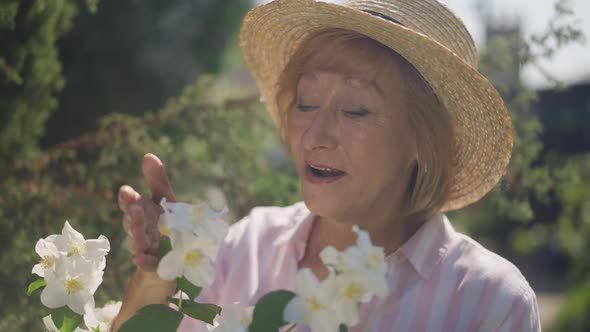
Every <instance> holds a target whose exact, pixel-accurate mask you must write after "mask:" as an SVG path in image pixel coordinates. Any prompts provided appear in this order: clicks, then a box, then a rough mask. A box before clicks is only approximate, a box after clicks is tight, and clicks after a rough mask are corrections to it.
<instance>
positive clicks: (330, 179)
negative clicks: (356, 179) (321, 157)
mask: <svg viewBox="0 0 590 332" xmlns="http://www.w3.org/2000/svg"><path fill="white" fill-rule="evenodd" d="M310 165H313V166H315V167H323V168H331V169H335V170H338V171H340V172H343V174H342V175H338V176H332V177H328V178H320V177H317V176H315V175H313V173H312V172H311V168H310ZM304 168H305V171H304V175H305V180H306V181H307V182H309V183H312V184H329V183H332V182H336V181H338V180H340V179H342V178H343V177H345V176H346V175H347V174H346V172H344V171H342V170H339V169H337V168H334V167H330V166H327V165H321V164H316V163H311V162H305V165H304Z"/></svg>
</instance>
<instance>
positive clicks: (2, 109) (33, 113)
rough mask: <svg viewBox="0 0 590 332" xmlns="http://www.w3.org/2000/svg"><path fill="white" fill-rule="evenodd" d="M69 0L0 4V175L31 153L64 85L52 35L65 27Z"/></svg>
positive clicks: (69, 12) (70, 11) (69, 18)
mask: <svg viewBox="0 0 590 332" xmlns="http://www.w3.org/2000/svg"><path fill="white" fill-rule="evenodd" d="M76 12H77V7H76V5H75V4H73V3H72V1H67V0H55V1H34V0H11V1H7V2H4V3H3V4H2V5H0V40H2V43H1V44H0V174H2V173H4V172H5V171H6V170H7V169H8V168H9V167H10V166H11V164H12V162H13V160H14V159H15V158H23V157H31V156H33V155H35V154H36V153H37V146H38V144H37V141H38V139H39V137H40V136H41V135H42V134H43V132H44V126H45V121H46V120H47V118H48V116H49V114H50V112H51V111H53V110H54V109H55V108H56V107H57V98H56V95H57V93H59V92H60V91H61V90H62V89H63V87H64V81H63V78H62V75H61V72H62V66H61V63H60V61H59V58H58V50H57V46H56V40H57V39H58V38H59V37H60V36H61V35H63V34H64V33H65V32H66V31H68V30H69V29H70V28H71V25H72V19H73V17H74V15H75V14H76Z"/></svg>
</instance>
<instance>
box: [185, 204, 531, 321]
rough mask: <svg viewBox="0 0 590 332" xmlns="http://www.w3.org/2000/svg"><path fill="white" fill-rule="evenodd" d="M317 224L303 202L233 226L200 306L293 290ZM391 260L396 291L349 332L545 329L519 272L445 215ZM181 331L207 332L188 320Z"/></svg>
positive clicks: (263, 211) (364, 310)
mask: <svg viewBox="0 0 590 332" xmlns="http://www.w3.org/2000/svg"><path fill="white" fill-rule="evenodd" d="M313 220H314V216H313V214H311V213H310V212H309V210H307V208H306V207H305V205H304V204H303V203H297V204H295V205H292V206H289V207H284V208H280V207H260V208H255V209H253V210H252V212H251V213H250V215H248V216H247V217H245V218H244V219H242V220H241V221H240V222H238V223H236V224H234V225H233V226H232V227H231V228H230V231H229V234H228V236H227V238H226V241H225V243H224V245H223V246H222V248H221V249H220V252H219V256H218V257H217V261H216V269H217V270H216V271H217V275H216V279H215V281H214V282H213V284H212V285H211V286H210V287H208V288H207V289H205V290H204V291H203V293H202V294H201V296H200V297H199V298H198V299H197V300H198V301H199V302H202V303H203V302H209V303H217V304H219V305H221V306H222V307H223V305H224V304H229V303H233V302H236V301H237V302H240V303H241V304H243V305H254V304H255V303H256V301H257V300H258V299H259V298H260V297H261V296H262V295H264V294H265V293H267V292H269V291H272V290H276V289H288V290H293V289H294V286H295V274H296V273H297V270H298V262H299V260H300V259H301V258H302V257H303V255H304V253H305V246H306V243H307V238H308V236H309V231H310V229H311V224H312V222H313ZM386 260H387V263H388V266H389V269H388V274H387V278H388V281H389V284H390V289H391V293H390V295H389V296H388V297H387V298H385V299H384V300H379V299H377V298H374V299H373V300H372V301H370V302H368V303H365V304H362V305H361V309H360V315H361V316H360V323H359V324H358V325H357V326H355V327H352V328H351V329H350V331H351V332H357V331H371V332H385V331H540V330H541V328H540V322H539V311H538V308H537V301H536V297H535V294H534V292H533V290H532V289H531V287H530V286H529V284H528V283H527V281H526V280H525V278H524V277H523V276H522V274H521V273H520V271H519V270H518V269H517V268H516V267H515V266H514V265H512V264H511V263H510V262H508V261H507V260H505V259H503V258H502V257H500V256H498V255H496V254H494V253H492V252H490V251H488V250H487V249H485V248H484V247H482V246H481V245H480V244H479V243H477V242H475V241H474V240H473V239H471V238H469V237H467V236H465V235H463V234H461V233H458V232H456V231H455V230H454V229H453V227H452V226H451V224H450V223H449V221H448V219H447V218H446V216H444V215H442V214H440V215H437V216H436V217H434V218H432V220H429V221H428V222H426V223H425V224H424V225H423V226H422V227H421V228H420V229H419V230H418V231H417V232H416V233H415V234H414V235H413V236H412V237H411V238H410V239H409V240H408V241H407V242H406V243H405V244H403V245H402V246H401V247H400V248H399V249H398V250H396V251H395V252H394V253H392V254H391V255H389V256H387V258H386ZM178 331H182V332H188V331H206V329H205V328H204V324H202V323H200V322H197V321H195V320H192V319H191V318H185V319H184V320H183V321H182V323H181V325H180V327H179V329H178ZM297 331H306V329H305V328H304V327H298V329H297Z"/></svg>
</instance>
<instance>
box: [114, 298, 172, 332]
mask: <svg viewBox="0 0 590 332" xmlns="http://www.w3.org/2000/svg"><path fill="white" fill-rule="evenodd" d="M182 317H183V315H182V313H181V312H178V311H176V310H174V309H172V308H170V307H169V306H167V305H165V304H150V305H148V306H145V307H143V308H142V309H140V310H139V311H137V314H135V316H133V317H131V318H130V319H129V320H128V321H126V322H125V323H123V325H121V328H120V329H119V331H120V332H135V331H154V332H155V331H158V332H175V331H176V328H178V325H180V321H181V320H182Z"/></svg>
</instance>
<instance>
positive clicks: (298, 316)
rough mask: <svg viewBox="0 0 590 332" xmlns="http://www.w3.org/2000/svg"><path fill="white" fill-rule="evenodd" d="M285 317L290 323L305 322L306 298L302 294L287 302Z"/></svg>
mask: <svg viewBox="0 0 590 332" xmlns="http://www.w3.org/2000/svg"><path fill="white" fill-rule="evenodd" d="M283 319H284V320H285V321H286V322H290V323H296V324H301V323H305V300H304V299H303V298H302V297H301V296H295V297H294V298H293V299H291V301H289V303H287V305H286V306H285V311H283Z"/></svg>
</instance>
